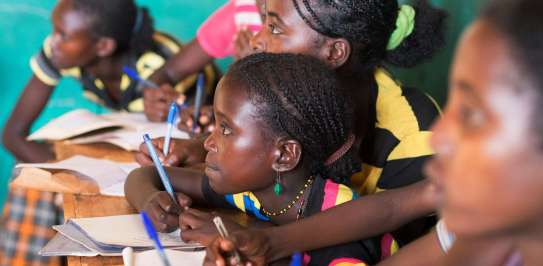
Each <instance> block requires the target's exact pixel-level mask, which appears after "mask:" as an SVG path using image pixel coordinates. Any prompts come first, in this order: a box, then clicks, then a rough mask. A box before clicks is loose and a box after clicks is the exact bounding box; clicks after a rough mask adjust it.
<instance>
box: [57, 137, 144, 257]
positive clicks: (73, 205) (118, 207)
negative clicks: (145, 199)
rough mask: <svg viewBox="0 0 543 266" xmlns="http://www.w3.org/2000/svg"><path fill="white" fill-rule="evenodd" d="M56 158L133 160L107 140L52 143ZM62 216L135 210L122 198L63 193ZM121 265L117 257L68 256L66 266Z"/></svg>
mask: <svg viewBox="0 0 543 266" xmlns="http://www.w3.org/2000/svg"><path fill="white" fill-rule="evenodd" d="M55 154H56V156H57V160H64V159H67V158H69V157H71V156H74V155H85V156H89V157H94V158H99V159H108V160H112V161H118V162H131V161H134V155H133V154H132V153H130V152H127V151H124V150H121V149H119V148H116V147H115V146H113V145H110V144H93V145H67V144H64V143H63V142H57V143H55ZM63 201H64V202H63V209H64V219H65V220H68V219H71V218H83V217H97V216H108V215H121V214H132V213H136V210H135V209H134V208H132V207H131V206H130V204H128V201H126V199H125V198H121V197H109V196H103V195H75V194H68V193H64V194H63ZM105 265H108V266H109V265H123V260H122V258H121V257H102V256H97V257H75V256H70V257H68V266H105Z"/></svg>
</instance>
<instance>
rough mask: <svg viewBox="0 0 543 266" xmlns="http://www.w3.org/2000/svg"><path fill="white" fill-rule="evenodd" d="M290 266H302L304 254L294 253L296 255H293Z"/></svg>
mask: <svg viewBox="0 0 543 266" xmlns="http://www.w3.org/2000/svg"><path fill="white" fill-rule="evenodd" d="M290 266H302V253H300V252H294V254H292V260H291V261H290Z"/></svg>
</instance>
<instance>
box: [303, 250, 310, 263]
mask: <svg viewBox="0 0 543 266" xmlns="http://www.w3.org/2000/svg"><path fill="white" fill-rule="evenodd" d="M310 262H311V256H309V254H307V253H304V261H303V264H304V266H307V265H309V263H310Z"/></svg>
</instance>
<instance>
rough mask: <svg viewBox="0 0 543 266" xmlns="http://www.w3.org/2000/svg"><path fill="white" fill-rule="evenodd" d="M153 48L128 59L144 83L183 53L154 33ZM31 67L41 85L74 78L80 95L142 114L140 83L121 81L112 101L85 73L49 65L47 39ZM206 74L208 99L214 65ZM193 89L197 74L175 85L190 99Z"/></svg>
mask: <svg viewBox="0 0 543 266" xmlns="http://www.w3.org/2000/svg"><path fill="white" fill-rule="evenodd" d="M153 40H154V41H155V43H154V44H155V45H154V46H155V47H153V48H152V49H151V50H148V51H145V52H143V53H142V54H140V55H131V56H130V57H129V58H128V59H127V61H126V64H125V65H126V66H128V67H130V68H132V69H134V70H136V71H137V72H138V74H139V76H140V77H141V78H143V79H147V78H148V77H150V76H151V75H152V74H153V73H154V72H155V71H156V70H157V69H159V68H160V67H161V66H162V65H164V63H165V62H166V60H167V58H169V57H171V56H173V55H174V54H176V53H177V52H179V51H180V50H182V49H183V46H182V45H181V44H180V43H179V42H178V41H177V40H175V39H174V38H173V37H171V36H169V35H167V34H164V33H161V32H155V34H154V35H153ZM30 67H31V68H32V71H33V73H34V75H35V76H36V77H38V79H40V80H41V81H42V82H43V83H45V84H47V85H50V86H56V85H57V84H58V82H59V81H60V79H61V78H74V79H76V80H78V81H79V82H80V83H81V85H82V86H83V95H84V96H85V97H86V98H87V99H89V100H91V101H93V102H96V103H98V104H100V105H103V106H106V107H108V108H111V109H113V110H115V111H128V112H143V98H142V97H143V91H142V90H141V84H140V82H138V81H136V80H133V79H131V78H129V77H128V75H126V74H123V75H122V77H121V84H120V89H121V97H120V99H119V101H114V100H113V99H111V97H110V96H109V95H108V93H107V90H106V88H105V85H104V83H103V82H102V81H101V80H100V79H98V78H96V77H94V76H92V75H91V74H90V73H88V72H86V71H85V70H84V69H82V68H79V67H74V68H70V69H57V68H55V67H54V66H53V64H52V63H51V38H50V37H48V38H46V40H45V42H44V45H43V48H42V49H41V50H40V52H39V53H38V54H37V55H36V56H34V57H32V59H31V60H30ZM203 73H204V74H205V79H206V80H205V81H206V82H205V86H206V93H207V96H211V95H212V94H213V91H214V89H215V85H216V84H217V79H218V75H217V70H216V68H215V66H214V65H213V64H209V65H207V66H206V67H205V68H204V69H203ZM195 87H196V74H194V75H191V76H189V77H187V78H185V79H184V80H182V81H180V82H179V83H178V84H176V85H175V87H174V88H175V90H176V91H177V92H179V93H184V94H186V95H187V96H188V97H190V96H192V95H193V94H194V92H195Z"/></svg>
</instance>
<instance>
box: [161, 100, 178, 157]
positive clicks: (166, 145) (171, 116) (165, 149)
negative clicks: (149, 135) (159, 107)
mask: <svg viewBox="0 0 543 266" xmlns="http://www.w3.org/2000/svg"><path fill="white" fill-rule="evenodd" d="M177 113H178V108H177V104H176V103H175V102H173V103H172V104H170V112H168V131H167V132H166V137H165V138H164V146H163V147H162V153H164V155H165V156H166V155H168V151H169V150H170V141H171V138H172V129H173V127H174V123H175V118H177Z"/></svg>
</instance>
